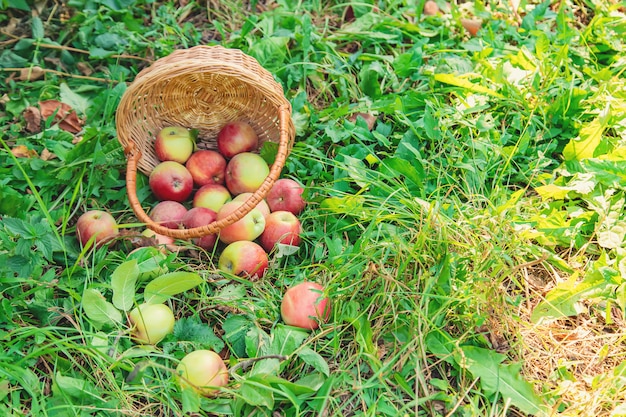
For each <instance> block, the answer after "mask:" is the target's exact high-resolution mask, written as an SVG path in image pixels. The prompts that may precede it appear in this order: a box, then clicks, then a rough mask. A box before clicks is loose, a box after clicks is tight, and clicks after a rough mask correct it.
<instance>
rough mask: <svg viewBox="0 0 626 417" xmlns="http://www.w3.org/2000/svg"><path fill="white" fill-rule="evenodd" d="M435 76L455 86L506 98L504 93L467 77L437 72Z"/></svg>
mask: <svg viewBox="0 0 626 417" xmlns="http://www.w3.org/2000/svg"><path fill="white" fill-rule="evenodd" d="M434 77H435V80H437V81H439V82H441V83H444V84H450V85H453V86H455V87H461V88H464V89H465V90H467V91H471V92H473V93H480V94H487V95H490V96H492V97H497V98H502V99H503V98H505V97H504V96H503V95H502V94H500V93H498V92H496V91H493V90H492V89H490V88H488V87H485V86H483V85H480V84H475V83H473V82H471V81H470V80H468V79H467V78H461V77H459V76H456V75H454V74H435V75H434Z"/></svg>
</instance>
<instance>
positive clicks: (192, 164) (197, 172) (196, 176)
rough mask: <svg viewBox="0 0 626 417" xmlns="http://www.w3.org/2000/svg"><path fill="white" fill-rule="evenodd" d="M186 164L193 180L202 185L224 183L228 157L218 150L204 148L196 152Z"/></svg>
mask: <svg viewBox="0 0 626 417" xmlns="http://www.w3.org/2000/svg"><path fill="white" fill-rule="evenodd" d="M185 166H186V167H187V169H188V170H189V172H190V173H191V176H192V177H193V182H194V183H195V184H196V185H197V186H199V187H202V186H203V185H206V184H224V175H225V173H226V159H224V157H223V156H222V155H220V154H219V153H218V152H216V151H212V150H208V149H203V150H199V151H196V152H194V153H193V154H192V155H191V156H190V157H189V159H188V160H187V163H185Z"/></svg>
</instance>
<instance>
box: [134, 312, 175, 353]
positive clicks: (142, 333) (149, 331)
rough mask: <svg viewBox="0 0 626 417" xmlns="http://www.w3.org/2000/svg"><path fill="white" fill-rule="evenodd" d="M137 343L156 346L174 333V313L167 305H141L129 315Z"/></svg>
mask: <svg viewBox="0 0 626 417" xmlns="http://www.w3.org/2000/svg"><path fill="white" fill-rule="evenodd" d="M128 320H129V321H130V324H131V325H132V329H131V335H132V337H133V339H134V340H135V342H137V343H140V344H145V345H156V344H157V343H159V342H160V341H161V340H163V339H164V338H165V336H167V335H168V334H170V333H172V332H173V331H174V323H175V318H174V313H173V312H172V309H170V308H169V307H168V306H167V305H165V304H140V305H138V306H137V307H135V308H134V309H133V310H132V311H131V312H130V313H129V315H128Z"/></svg>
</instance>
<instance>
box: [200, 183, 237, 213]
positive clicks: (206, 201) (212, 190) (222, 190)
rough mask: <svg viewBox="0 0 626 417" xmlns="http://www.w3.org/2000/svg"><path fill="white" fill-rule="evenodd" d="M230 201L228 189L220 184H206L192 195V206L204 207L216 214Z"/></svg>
mask: <svg viewBox="0 0 626 417" xmlns="http://www.w3.org/2000/svg"><path fill="white" fill-rule="evenodd" d="M230 200H232V197H231V195H230V191H228V188H226V187H224V186H223V185H221V184H207V185H203V186H202V187H200V188H198V190H197V191H196V193H195V194H194V195H193V206H194V207H206V208H208V209H211V210H213V211H214V212H216V213H217V212H218V211H219V209H220V208H222V206H223V205H224V204H225V203H227V202H229V201H230Z"/></svg>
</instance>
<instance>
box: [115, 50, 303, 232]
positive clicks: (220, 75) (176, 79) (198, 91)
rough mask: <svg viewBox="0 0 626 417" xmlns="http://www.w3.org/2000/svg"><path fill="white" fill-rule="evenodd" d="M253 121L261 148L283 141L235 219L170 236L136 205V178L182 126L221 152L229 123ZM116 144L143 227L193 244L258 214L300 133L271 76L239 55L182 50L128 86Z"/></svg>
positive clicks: (147, 171)
mask: <svg viewBox="0 0 626 417" xmlns="http://www.w3.org/2000/svg"><path fill="white" fill-rule="evenodd" d="M235 120H243V121H246V122H248V123H249V124H250V125H251V126H252V127H253V128H254V130H255V131H256V133H257V135H258V137H259V144H260V145H262V144H263V143H265V142H266V141H271V142H277V143H278V152H277V155H276V159H275V161H274V163H273V165H272V166H271V167H270V174H269V175H268V176H267V178H265V181H264V182H263V183H262V185H261V186H260V187H259V189H258V190H257V191H256V192H254V193H253V194H252V196H251V197H250V198H249V199H248V200H247V201H246V202H245V203H244V204H243V205H242V206H241V207H239V209H238V210H237V211H235V212H233V213H232V214H231V215H230V216H228V217H226V218H224V219H221V220H220V221H215V222H213V223H211V224H209V225H206V226H203V227H197V228H193V229H169V228H167V227H164V226H162V225H160V224H157V223H155V222H153V221H152V220H151V219H150V217H149V216H148V214H147V213H146V212H145V211H144V209H143V207H142V206H141V203H140V202H139V199H138V198H137V183H136V179H137V171H141V172H142V173H144V174H146V175H149V174H150V172H151V171H152V169H153V168H154V167H155V166H156V165H157V164H158V163H159V160H158V159H157V157H156V155H155V152H154V139H155V137H156V134H157V133H158V131H159V130H160V129H162V128H163V127H165V126H170V125H176V126H183V127H187V128H194V129H198V131H199V133H198V141H197V144H198V148H199V149H216V148H217V145H216V142H215V138H216V136H217V133H218V132H219V130H220V129H221V128H222V127H223V126H224V125H225V124H226V123H228V122H231V121H235ZM116 128H117V135H118V140H119V141H120V143H121V144H122V146H123V148H124V152H125V154H126V157H127V169H126V186H127V192H128V200H129V202H130V205H131V206H132V208H133V211H134V212H135V214H136V215H137V218H138V219H139V221H141V222H143V223H145V224H146V226H147V227H148V228H150V229H152V230H153V231H155V232H156V233H159V234H162V235H166V236H170V237H173V238H178V239H190V238H195V237H201V236H205V235H208V234H213V233H217V232H219V231H220V230H221V229H222V228H224V227H225V226H227V225H229V224H232V223H234V222H236V221H237V220H239V219H241V218H242V217H243V216H245V215H246V214H247V213H248V212H250V210H252V209H253V208H254V207H255V206H256V205H257V204H258V203H259V201H261V200H262V199H264V198H265V196H266V195H267V192H268V191H269V189H270V188H271V187H272V185H273V184H274V182H276V180H277V179H278V178H279V176H280V173H281V170H282V168H283V166H284V164H285V160H286V158H287V156H288V155H289V152H290V151H291V148H292V146H293V142H294V138H295V129H294V126H293V121H292V119H291V105H290V103H289V101H287V99H286V98H285V96H284V93H283V89H282V87H281V86H280V84H278V83H277V82H276V81H275V80H274V78H273V77H272V75H271V74H270V73H269V72H268V71H267V70H265V69H264V68H263V67H261V66H260V65H259V63H258V62H257V61H256V60H255V59H254V58H252V57H250V56H248V55H246V54H244V53H243V52H241V51H240V50H237V49H227V48H224V47H221V46H195V47H192V48H189V49H185V50H178V51H175V52H173V53H172V54H170V55H168V56H167V57H164V58H161V59H159V60H157V61H156V62H154V64H152V65H151V66H150V67H148V68H146V69H144V70H142V71H141V72H140V73H139V74H137V77H136V78H135V80H134V82H133V83H132V84H131V85H130V86H129V87H128V89H127V90H126V92H125V93H124V95H123V96H122V99H121V101H120V104H119V106H118V109H117V112H116Z"/></svg>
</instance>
